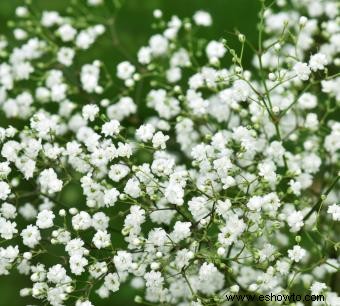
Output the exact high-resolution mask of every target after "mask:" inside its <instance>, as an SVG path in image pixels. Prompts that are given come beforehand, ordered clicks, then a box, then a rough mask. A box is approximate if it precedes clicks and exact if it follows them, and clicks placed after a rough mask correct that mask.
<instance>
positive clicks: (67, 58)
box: [57, 47, 75, 67]
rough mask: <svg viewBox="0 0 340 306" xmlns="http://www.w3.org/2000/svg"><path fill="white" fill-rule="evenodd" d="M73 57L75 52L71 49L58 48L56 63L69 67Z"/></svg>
mask: <svg viewBox="0 0 340 306" xmlns="http://www.w3.org/2000/svg"><path fill="white" fill-rule="evenodd" d="M74 55H75V51H74V50H73V49H71V48H67V47H62V48H60V50H59V51H58V55H57V58H58V62H59V63H61V64H63V65H65V66H67V67H68V66H71V65H72V62H73V58H74Z"/></svg>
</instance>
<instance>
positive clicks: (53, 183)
mask: <svg viewBox="0 0 340 306" xmlns="http://www.w3.org/2000/svg"><path fill="white" fill-rule="evenodd" d="M39 184H40V186H41V191H42V192H46V193H48V194H53V193H56V192H59V191H61V189H62V188H63V182H62V181H61V180H59V179H58V177H57V174H56V173H55V172H54V170H53V169H52V168H49V169H45V170H43V171H42V172H41V173H40V175H39Z"/></svg>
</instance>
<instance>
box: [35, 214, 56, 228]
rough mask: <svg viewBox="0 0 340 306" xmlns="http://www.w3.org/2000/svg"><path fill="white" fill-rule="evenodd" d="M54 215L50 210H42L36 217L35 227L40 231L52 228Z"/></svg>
mask: <svg viewBox="0 0 340 306" xmlns="http://www.w3.org/2000/svg"><path fill="white" fill-rule="evenodd" d="M54 218H55V215H54V213H53V212H52V211H51V210H46V209H45V210H43V211H41V212H39V214H38V216H37V223H36V224H37V226H38V227H39V228H41V229H44V228H50V227H52V226H53V219H54Z"/></svg>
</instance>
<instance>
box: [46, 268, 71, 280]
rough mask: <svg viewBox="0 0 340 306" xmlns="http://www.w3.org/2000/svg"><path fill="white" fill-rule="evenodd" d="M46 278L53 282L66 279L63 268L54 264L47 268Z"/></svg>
mask: <svg viewBox="0 0 340 306" xmlns="http://www.w3.org/2000/svg"><path fill="white" fill-rule="evenodd" d="M47 279H48V280H49V281H50V282H52V283H55V284H60V283H63V282H64V281H65V280H66V279H67V275H66V270H65V268H64V267H63V266H62V265H60V264H57V265H54V266H52V267H51V268H49V269H48V272H47Z"/></svg>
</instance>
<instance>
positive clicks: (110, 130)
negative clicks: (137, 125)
mask: <svg viewBox="0 0 340 306" xmlns="http://www.w3.org/2000/svg"><path fill="white" fill-rule="evenodd" d="M119 131H120V123H119V121H117V120H110V121H109V122H106V123H104V124H103V126H102V134H104V135H105V136H106V137H108V136H111V137H112V136H113V135H117V134H119Z"/></svg>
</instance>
